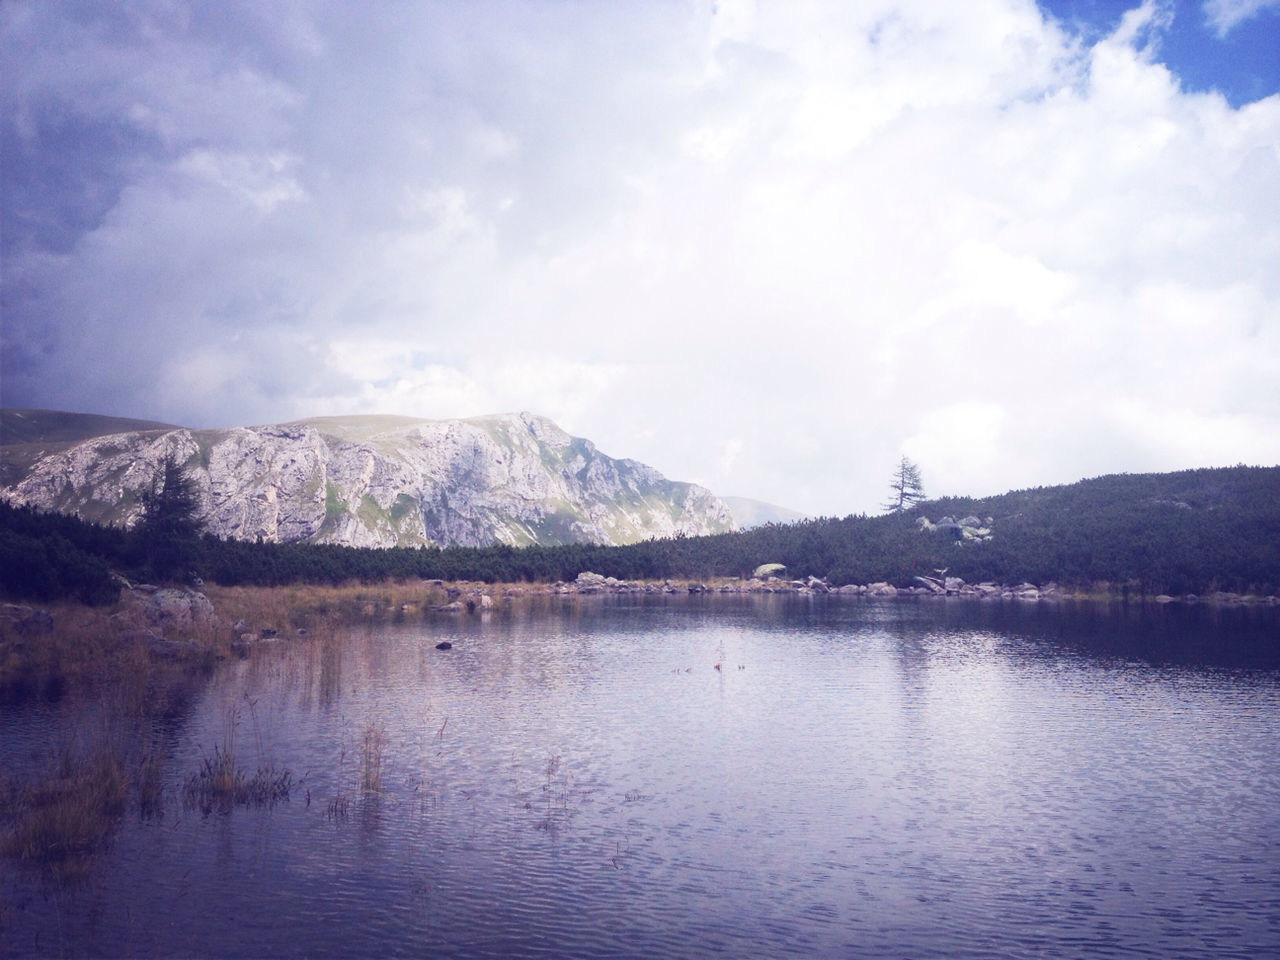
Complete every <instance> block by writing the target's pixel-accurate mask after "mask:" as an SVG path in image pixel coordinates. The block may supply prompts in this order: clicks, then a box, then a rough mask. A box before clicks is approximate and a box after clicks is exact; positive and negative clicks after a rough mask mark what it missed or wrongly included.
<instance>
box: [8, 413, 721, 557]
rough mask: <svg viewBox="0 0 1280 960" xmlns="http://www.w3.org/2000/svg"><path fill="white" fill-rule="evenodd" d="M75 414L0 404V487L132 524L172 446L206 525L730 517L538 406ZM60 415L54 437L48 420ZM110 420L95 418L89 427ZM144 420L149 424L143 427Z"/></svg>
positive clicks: (432, 537)
mask: <svg viewBox="0 0 1280 960" xmlns="http://www.w3.org/2000/svg"><path fill="white" fill-rule="evenodd" d="M69 416H71V417H74V415H67V414H51V413H49V412H45V411H17V410H8V411H4V421H5V423H6V424H8V425H9V426H14V425H19V424H20V425H21V429H20V430H19V429H9V430H8V437H13V438H15V439H20V440H21V442H17V443H11V444H5V445H3V446H0V460H3V469H2V470H0V480H2V481H3V486H0V496H3V497H4V498H5V499H7V500H8V501H9V502H11V503H13V504H16V505H31V506H35V507H38V508H40V509H43V510H55V511H59V512H63V513H71V514H75V515H77V516H79V517H81V518H83V519H85V520H91V521H94V522H98V523H105V524H112V525H118V526H124V527H128V526H131V525H132V524H133V523H135V522H136V521H137V519H138V517H139V516H140V513H141V506H140V503H141V496H142V493H143V491H144V490H147V489H148V488H149V486H150V484H151V482H152V478H153V477H155V475H156V473H157V471H158V469H159V467H160V464H161V463H162V462H163V460H164V458H165V457H166V456H167V455H170V454H172V455H174V456H175V457H176V458H177V459H178V461H179V462H181V463H184V464H185V465H186V466H187V467H188V469H189V471H190V473H191V475H192V477H193V478H194V480H195V484H196V487H197V489H198V492H199V499H200V509H199V519H200V521H201V522H202V523H203V524H204V528H205V530H206V531H208V532H209V533H212V534H214V535H215V536H218V537H223V538H228V539H239V540H258V539H261V540H264V541H277V542H286V543H287V542H295V541H310V542H314V543H338V544H346V545H350V546H360V547H386V546H415V545H429V544H434V545H439V546H452V545H458V546H484V545H488V544H495V543H500V544H510V545H513V546H523V545H526V544H560V543H598V544H623V543H632V542H635V541H638V540H644V539H647V538H649V537H670V536H674V535H676V534H687V535H690V536H696V535H699V534H706V533H719V532H724V531H726V530H731V529H732V528H733V520H732V516H731V514H730V512H729V510H728V508H727V507H726V506H725V505H724V503H722V502H721V501H720V500H719V499H717V498H716V497H715V496H713V495H712V494H711V492H710V491H708V490H706V489H704V488H702V487H699V486H697V485H695V484H690V483H679V482H675V481H670V480H667V479H666V478H664V477H663V476H662V475H661V474H660V473H658V472H657V471H656V470H654V469H652V468H651V467H648V466H645V465H644V464H642V463H637V462H636V461H633V460H617V459H614V458H612V457H608V456H605V455H604V454H602V453H600V452H599V451H598V450H597V449H596V448H595V445H594V444H592V443H591V442H590V441H588V440H584V439H581V438H578V437H571V436H569V435H568V434H567V433H565V432H564V431H563V430H561V429H560V428H559V427H558V426H556V425H555V424H554V423H552V422H551V421H550V420H548V419H547V418H545V417H540V416H536V415H534V414H530V413H520V414H506V415H501V416H491V417H478V418H475V419H469V420H419V419H413V418H408V417H340V418H317V419H310V420H299V421H295V422H292V423H284V424H273V425H267V426H257V427H235V428H230V429H219V430H188V429H185V428H180V427H168V426H165V425H159V426H156V427H155V428H153V429H138V430H127V431H124V432H112V433H106V434H103V435H98V436H89V437H87V438H85V439H70V440H68V439H66V438H67V437H74V436H75V430H74V429H73V428H71V427H69V425H68V422H67V421H68V417H69ZM42 418H43V419H44V420H48V421H49V422H51V423H54V422H56V423H57V425H58V432H57V435H56V436H46V435H43V434H42V432H41V429H40V424H41V422H42ZM102 423H110V421H105V420H104V419H103V418H94V419H93V420H86V421H85V423H84V424H83V425H82V426H83V430H82V431H81V432H83V433H92V432H94V430H93V428H94V426H96V425H100V424H102ZM145 426H147V427H151V426H152V425H151V424H145Z"/></svg>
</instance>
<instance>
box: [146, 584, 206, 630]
mask: <svg viewBox="0 0 1280 960" xmlns="http://www.w3.org/2000/svg"><path fill="white" fill-rule="evenodd" d="M143 610H144V612H145V613H146V617H147V622H149V623H151V624H152V625H153V626H157V627H160V628H162V629H177V630H184V629H188V628H190V627H192V626H195V625H196V624H198V623H201V622H204V621H206V620H208V619H209V618H210V617H212V616H213V604H211V603H210V602H209V598H208V597H206V596H205V595H204V594H203V593H200V592H199V591H197V590H191V589H188V588H185V587H181V588H179V587H166V588H165V589H163V590H157V591H156V592H155V593H153V594H151V596H149V597H147V601H146V603H145V605H144V606H143Z"/></svg>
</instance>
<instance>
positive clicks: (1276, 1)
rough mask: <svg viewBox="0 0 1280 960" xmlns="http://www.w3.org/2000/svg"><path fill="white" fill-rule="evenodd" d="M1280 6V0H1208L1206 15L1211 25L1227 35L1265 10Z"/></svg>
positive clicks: (1221, 35)
mask: <svg viewBox="0 0 1280 960" xmlns="http://www.w3.org/2000/svg"><path fill="white" fill-rule="evenodd" d="M1277 7H1280V0H1206V2H1205V5H1204V17H1205V20H1206V22H1208V24H1209V26H1211V27H1213V29H1214V30H1216V31H1217V32H1218V36H1219V37H1225V36H1226V35H1227V34H1228V33H1230V32H1231V31H1232V30H1233V29H1235V28H1236V27H1237V26H1239V25H1240V24H1242V23H1244V22H1245V21H1246V20H1251V19H1252V18H1254V17H1256V16H1257V15H1258V14H1259V13H1260V12H1262V11H1263V10H1269V9H1274V8H1277Z"/></svg>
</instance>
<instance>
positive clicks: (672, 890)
mask: <svg viewBox="0 0 1280 960" xmlns="http://www.w3.org/2000/svg"><path fill="white" fill-rule="evenodd" d="M591 600H592V601H596V600H598V601H599V602H598V603H596V602H593V603H589V604H584V603H583V602H582V601H579V605H578V606H566V607H558V606H556V605H555V604H554V603H552V604H550V605H549V606H548V607H546V608H545V609H543V610H541V611H539V612H536V613H529V614H526V615H504V614H501V613H498V614H493V615H491V616H490V617H488V618H487V619H486V620H483V621H482V620H481V619H480V618H478V617H466V618H464V619H462V620H460V621H445V622H431V623H428V624H425V625H424V624H423V623H422V622H414V623H409V622H405V623H402V624H397V625H388V626H385V627H379V628H377V629H375V630H373V631H355V632H353V633H352V634H351V635H350V636H348V637H347V638H345V639H344V640H343V641H342V642H340V643H338V642H329V643H321V642H317V641H313V642H306V641H297V642H289V643H280V644H275V645H272V646H270V647H267V648H264V649H263V650H262V651H261V652H260V653H258V654H257V655H256V656H255V657H254V658H253V659H252V660H249V661H246V662H236V663H231V664H227V665H224V666H223V667H221V668H219V670H218V672H217V673H216V674H215V675H214V676H213V677H212V678H211V679H210V680H209V681H208V683H207V685H205V686H203V687H202V688H200V689H199V690H198V691H197V693H196V695H195V697H194V699H193V701H192V702H191V704H190V706H189V708H188V709H187V710H186V711H185V712H183V713H182V714H181V715H180V716H178V717H176V718H173V719H170V720H168V721H166V722H165V723H164V724H157V726H156V727H155V729H154V731H153V732H154V733H155V734H156V735H157V736H158V735H160V734H163V735H164V739H163V744H164V748H163V749H164V755H165V765H164V770H165V784H166V804H165V808H164V812H163V815H162V816H159V817H152V818H150V819H143V818H142V817H141V816H140V815H139V812H138V807H137V804H136V802H134V801H131V805H130V808H129V812H128V813H127V814H126V815H125V817H124V819H123V820H122V822H121V824H120V825H119V827H118V828H117V830H116V831H115V832H114V835H113V838H112V841H111V842H110V844H109V846H108V847H107V849H106V850H104V851H103V852H102V853H101V854H100V855H99V857H98V859H97V861H96V863H95V864H93V866H92V869H91V872H90V873H89V875H88V877H87V878H85V879H83V880H81V881H79V882H76V883H59V882H54V881H51V880H49V879H48V878H46V877H43V876H41V875H40V874H39V873H38V872H33V871H29V870H26V869H25V868H22V869H19V868H18V867H17V865H15V864H14V863H13V862H12V861H9V862H3V863H0V870H2V871H3V874H0V903H2V904H3V907H2V912H0V954H5V955H13V956H23V955H28V954H46V955H49V954H52V955H64V954H65V955H75V956H81V955H108V956H117V955H130V956H150V955H162V956H171V955H184V956H185V955H203V956H220V957H221V956H227V957H231V956H389V955H413V956H445V957H447V956H457V957H506V956H522V957H523V956H546V957H662V956H691V957H692V956H723V957H782V956H802V957H834V956H847V957H895V958H901V957H1017V958H1023V957H1040V956H1044V957H1083V956H1090V957H1148V956H1149V957H1174V956H1177V957H1219V958H1221V957H1273V956H1280V636H1278V631H1277V624H1278V623H1280V621H1278V619H1277V615H1276V611H1275V610H1273V609H1272V610H1241V609H1234V610H1215V609H1212V608H1208V607H1192V608H1180V607H1179V608H1175V607H1164V608H1146V609H1139V608H1133V607H1131V608H1125V609H1121V608H1113V609H1109V608H1105V607H1104V608H1095V607H1088V608H1073V607H1069V606H1063V605H1057V606H1048V605H1022V604H978V603H952V602H950V601H948V602H921V603H916V602H911V601H907V602H897V603H894V602H889V603H873V602H866V601H836V600H829V601H822V600H813V601H810V600H802V599H796V598H783V597H766V598H749V599H748V598H733V599H730V598H718V597H708V598H703V599H699V598H690V599H689V600H688V601H685V600H684V599H683V598H682V599H680V600H678V601H671V600H667V601H662V602H641V601H639V600H628V599H625V598H622V599H614V598H591ZM441 639H450V640H452V641H453V643H454V649H452V650H450V651H444V652H442V651H437V650H436V649H434V644H435V643H436V642H438V641H439V640H441ZM717 663H719V664H720V669H719V670H716V669H715V666H714V665H715V664H717ZM92 710H93V708H92V706H91V705H82V706H78V705H73V704H62V705H59V706H58V707H57V708H56V709H54V708H50V707H47V706H45V707H28V708H23V709H21V710H18V709H15V708H5V710H4V712H3V713H0V736H2V737H3V740H0V761H3V762H4V763H5V764H6V765H7V766H8V767H9V768H10V769H11V770H15V771H17V770H21V769H22V768H24V765H29V764H31V763H35V762H37V761H38V760H39V759H40V758H41V757H42V756H47V755H51V754H52V752H53V751H54V750H55V748H56V745H57V744H58V743H59V742H60V740H66V739H68V738H72V737H74V736H82V735H83V733H84V724H85V723H92V722H93V721H91V720H90V721H86V720H85V719H84V718H85V717H88V716H91V715H92ZM366 734H371V735H373V736H374V737H375V738H376V736H377V735H378V734H381V736H382V741H383V746H382V765H381V775H380V783H379V784H378V789H376V790H363V789H362V788H361V775H362V762H363V761H362V756H363V754H364V746H365V744H366ZM228 738H230V739H231V740H233V741H234V748H235V751H236V757H237V761H238V762H239V763H241V764H243V765H246V766H248V767H249V768H250V769H252V768H254V767H256V766H257V765H258V764H260V763H262V764H276V765H277V766H278V767H287V768H288V769H289V770H291V771H292V772H293V773H294V774H295V775H296V776H297V777H299V778H301V777H305V781H304V783H303V785H302V786H300V787H298V788H295V790H294V791H293V794H292V796H291V799H290V800H288V801H287V802H284V803H280V804H277V805H275V806H272V807H244V806H240V807H235V808H234V809H231V810H229V811H218V810H214V811H213V812H211V813H209V814H207V815H205V814H202V813H201V812H200V811H199V810H198V809H189V808H186V807H184V806H183V803H182V800H181V793H182V789H181V788H182V784H183V782H184V780H185V779H186V777H187V776H188V775H189V774H190V773H192V772H193V771H195V770H196V769H197V768H198V767H199V765H200V762H201V759H202V757H205V756H209V755H211V754H212V752H213V749H214V747H215V745H218V744H223V743H225V742H227V740H228ZM308 797H309V801H308Z"/></svg>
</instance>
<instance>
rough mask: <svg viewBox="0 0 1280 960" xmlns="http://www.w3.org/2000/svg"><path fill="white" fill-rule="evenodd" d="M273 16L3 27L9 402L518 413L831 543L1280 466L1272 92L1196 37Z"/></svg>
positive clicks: (899, 3)
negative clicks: (759, 502) (781, 514)
mask: <svg viewBox="0 0 1280 960" xmlns="http://www.w3.org/2000/svg"><path fill="white" fill-rule="evenodd" d="M1223 9H1226V8H1225V7H1223ZM1233 9H1234V10H1236V11H1237V12H1238V10H1239V9H1240V8H1233ZM270 10H271V12H270V14H268V13H267V12H265V8H262V7H260V5H258V4H253V3H244V4H240V3H233V2H228V3H226V4H220V5H217V7H216V8H214V7H196V8H185V7H178V8H174V7H172V6H170V5H168V4H162V3H156V4H148V3H139V4H130V5H126V6H123V7H120V6H118V5H115V4H106V3H104V4H77V5H75V6H65V5H60V4H45V3H25V2H15V3H9V4H6V5H4V6H3V7H0V50H3V51H5V52H4V53H3V57H4V67H5V74H6V76H8V77H15V78H17V79H16V81H15V83H13V84H12V85H6V89H5V90H4V91H3V92H0V98H3V101H2V103H3V106H4V108H5V110H4V113H5V116H6V118H7V119H5V121H4V123H3V127H0V130H2V136H3V139H2V141H0V145H2V147H3V151H4V152H3V160H4V162H5V166H6V169H7V170H8V171H12V173H11V174H10V175H9V176H8V178H7V182H6V190H5V196H4V201H3V203H4V206H3V216H4V218H5V219H4V227H5V230H4V231H3V240H2V241H0V243H2V244H3V247H2V249H3V255H4V268H5V269H4V277H3V284H4V286H3V296H4V321H3V322H4V325H5V328H4V338H3V340H4V351H3V355H2V356H0V365H2V370H0V372H2V373H3V377H2V378H0V386H2V389H3V402H4V403H5V404H7V405H25V406H48V407H62V408H72V409H84V410H94V411H99V412H104V413H114V414H122V415H133V416H139V417H148V418H155V419H165V420H171V421H178V422H184V423H190V424H192V425H195V426H201V425H210V426H212V425H225V424H228V423H235V422H267V421H272V420H285V419H291V418H295V417H300V416H306V415H315V414H336V413H346V412H386V413H403V414H417V415H421V416H430V417H438V416H467V415H479V414H484V413H489V412H496V411H505V410H520V409H527V410H533V411H536V412H540V413H544V414H546V415H549V416H552V417H554V418H556V419H557V420H559V421H560V422H561V425H562V426H564V427H565V428H566V429H568V430H570V431H571V432H573V433H576V434H579V435H583V436H587V437H590V438H591V439H592V440H594V441H595V442H596V443H597V444H598V445H599V446H600V447H601V448H602V449H604V450H606V451H607V452H609V453H610V454H613V455H616V456H629V457H634V458H636V459H640V460H643V461H645V462H648V463H651V464H653V465H654V466H656V467H658V468H659V469H660V470H662V471H663V472H665V473H667V474H668V475H669V476H672V477H675V478H679V479H702V480H704V481H705V482H707V483H709V484H711V485H712V486H713V488H715V489H718V490H720V492H724V493H732V494H739V495H745V496H754V497H758V498H760V499H765V500H771V501H774V502H778V503H782V504H786V505H790V506H793V507H796V508H798V509H802V510H805V511H807V512H812V513H822V514H843V513H848V512H854V511H862V510H867V511H874V510H875V509H876V508H877V506H878V504H879V503H880V502H881V501H882V500H883V488H884V485H885V483H886V482H887V478H888V476H889V474H890V472H891V471H892V469H893V466H894V464H895V463H896V462H897V458H898V456H899V455H900V454H901V453H903V452H906V453H907V454H908V455H910V456H912V457H914V458H916V459H918V460H919V461H920V463H921V465H922V467H923V469H924V471H925V479H926V482H927V484H928V486H929V489H930V490H932V491H934V492H938V493H942V492H946V493H970V494H984V493H992V492H999V491H1002V490H1004V489H1008V488H1010V487H1016V486H1025V485H1029V484H1041V483H1056V482H1067V481H1070V480H1074V479H1078V478H1079V477H1081V476H1085V475H1089V474H1095V473H1103V472H1114V471H1131V470H1156V469H1175V468H1181V467H1190V466H1199V465H1205V464H1207V463H1211V462H1219V463H1235V462H1237V461H1238V460H1241V459H1245V460H1256V461H1259V462H1277V461H1280V409H1277V404H1278V403H1280V396H1278V394H1277V391H1276V390H1275V388H1274V384H1275V383H1276V382H1278V381H1280V369H1278V365H1280V329H1278V328H1280V323H1278V321H1277V317H1280V276H1277V273H1276V271H1275V269H1274V265H1275V263H1276V262H1277V260H1278V259H1280V225H1278V224H1277V222H1276V220H1275V217H1274V215H1273V211H1274V210H1276V209H1280V155H1278V154H1277V151H1276V146H1275V145H1276V143H1277V142H1278V141H1280V96H1271V97H1269V98H1266V99H1262V100H1258V101H1256V102H1254V103H1250V104H1247V105H1245V106H1243V107H1240V108H1233V107H1232V106H1230V105H1229V104H1228V103H1227V102H1226V101H1224V100H1223V99H1222V98H1221V97H1220V96H1217V95H1215V94H1197V93H1188V92H1185V91H1184V89H1183V88H1182V86H1181V85H1180V83H1179V78H1178V77H1177V76H1176V75H1175V74H1173V73H1171V72H1170V70H1169V69H1168V68H1167V67H1165V66H1163V65H1161V64H1160V63H1158V62H1156V59H1155V57H1154V56H1153V48H1152V44H1153V43H1154V42H1156V40H1157V39H1158V38H1159V35H1160V31H1159V30H1158V29H1155V28H1156V27H1158V24H1159V22H1160V18H1161V17H1163V16H1165V15H1166V12H1167V8H1166V7H1163V6H1161V5H1158V4H1155V3H1150V2H1149V3H1147V4H1143V5H1137V4H1135V9H1134V10H1133V11H1131V12H1130V13H1129V14H1127V15H1126V16H1125V17H1124V18H1123V19H1122V21H1121V23H1120V25H1119V26H1118V28H1117V29H1116V31H1115V32H1114V33H1113V34H1112V35H1110V36H1107V37H1103V38H1100V39H1098V40H1096V41H1088V42H1086V41H1084V40H1082V39H1080V38H1079V37H1078V36H1076V35H1074V34H1072V33H1071V32H1069V31H1068V30H1067V29H1066V28H1064V27H1063V26H1061V25H1060V24H1058V23H1057V22H1056V21H1054V20H1052V19H1049V18H1046V17H1045V16H1043V15H1042V14H1041V12H1040V11H1039V9H1038V8H1037V7H1035V6H1034V5H1032V4H1030V3H1028V2H1025V0H978V2H975V3H972V4H952V5H945V4H937V3H933V2H926V0H874V2H870V3H865V4H856V5H843V4H828V3H819V2H813V3H804V2H795V3H785V4H783V3H775V2H759V3H723V2H721V3H716V4H711V3H702V2H698V3H688V4H686V3H676V2H670V3H667V2H663V3H655V4H600V5H593V4H589V5H562V4H521V5H509V4H499V3H493V4H490V3H483V2H481V3H475V4H465V5H463V4H448V3H424V4H410V5H395V6H386V7H383V8H381V9H380V12H379V14H378V16H370V15H368V14H367V12H366V11H364V10H363V9H362V8H356V7H350V6H345V5H331V4H312V3H306V2H298V3H291V4H284V5H279V6H273V7H272V8H270ZM1213 15H1214V16H1216V15H1217V14H1213ZM1231 15H1234V14H1222V15H1221V16H1222V17H1228V16H1231ZM1221 22H1226V20H1225V19H1221ZM1232 22H1233V23H1236V22H1240V21H1239V20H1236V21H1232ZM1228 29H1229V27H1228ZM725 484H729V485H731V488H728V487H725V488H722V487H723V485H725Z"/></svg>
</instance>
